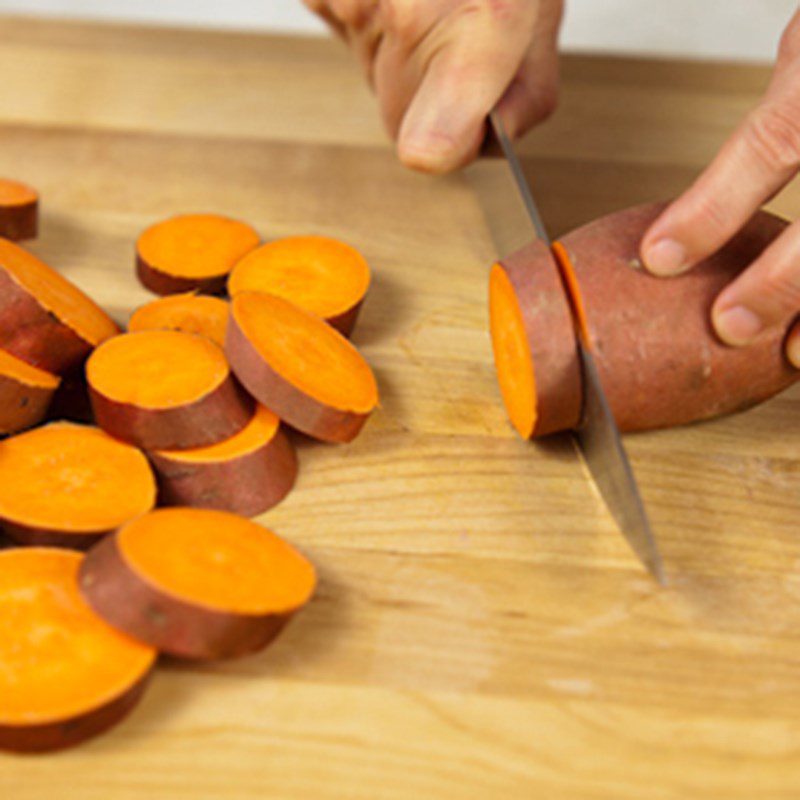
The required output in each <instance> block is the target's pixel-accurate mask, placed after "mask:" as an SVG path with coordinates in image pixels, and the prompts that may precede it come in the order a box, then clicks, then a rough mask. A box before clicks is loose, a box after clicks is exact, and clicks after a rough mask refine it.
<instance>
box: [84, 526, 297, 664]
mask: <svg viewBox="0 0 800 800" xmlns="http://www.w3.org/2000/svg"><path fill="white" fill-rule="evenodd" d="M78 582H79V585H80V588H81V592H82V593H83V595H84V597H85V598H86V600H87V602H88V603H89V604H90V605H91V606H92V608H94V610H95V611H96V612H97V613H98V614H99V615H100V616H101V617H103V619H105V620H106V622H108V623H109V624H110V625H113V626H114V627H115V628H117V629H119V630H121V631H124V632H125V633H127V634H128V635H129V636H132V637H133V638H135V639H138V640H139V641H142V642H146V643H147V644H149V645H151V646H152V647H155V648H157V649H158V650H160V651H161V652H162V653H168V654H170V655H173V656H178V657H180V658H191V659H199V660H203V661H210V660H215V659H222V658H237V657H239V656H244V655H247V654H249V653H255V652H257V651H258V650H261V649H262V648H263V647H266V646H267V645H268V644H269V643H270V642H271V641H272V640H273V639H274V638H275V637H276V636H277V635H278V634H279V633H280V632H281V630H282V629H283V628H284V626H285V625H286V623H287V622H288V621H289V619H290V618H291V616H292V613H293V612H292V613H286V614H266V615H262V616H257V615H245V614H235V613H222V612H218V611H214V610H212V609H209V608H204V607H203V606H200V605H194V604H192V603H188V602H185V601H183V600H181V599H179V598H177V597H174V596H172V595H169V594H167V593H166V592H163V591H161V590H160V589H158V588H157V587H156V586H154V585H153V584H151V583H149V582H148V581H146V580H145V579H144V578H142V577H140V575H139V574H138V573H137V572H136V571H135V570H134V569H133V568H132V567H131V566H130V565H129V564H128V563H127V561H126V560H125V557H124V555H123V554H122V553H121V552H120V549H119V546H118V544H117V534H114V535H112V536H108V537H106V538H105V539H103V540H102V541H101V542H100V543H99V544H97V545H95V547H93V548H92V549H91V550H90V551H89V552H88V554H87V555H86V558H85V559H84V560H83V563H82V564H81V567H80V572H79V576H78Z"/></svg>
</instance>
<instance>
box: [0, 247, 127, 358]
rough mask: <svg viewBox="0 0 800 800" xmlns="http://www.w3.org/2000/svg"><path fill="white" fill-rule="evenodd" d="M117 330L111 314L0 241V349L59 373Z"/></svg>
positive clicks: (36, 261) (30, 257)
mask: <svg viewBox="0 0 800 800" xmlns="http://www.w3.org/2000/svg"><path fill="white" fill-rule="evenodd" d="M117 332H118V328H117V326H116V324H115V323H114V321H113V320H112V319H111V317H109V316H108V314H106V313H105V311H103V310H102V309H101V308H100V307H99V306H98V305H97V304H96V303H95V302H94V301H93V300H91V299H90V298H88V297H87V296H86V295H85V294H84V293H83V292H82V291H81V290H80V289H78V287H77V286H75V285H73V284H72V283H70V282H69V281H68V280H67V279H66V278H64V277H63V276H62V275H61V274H59V273H58V272H56V271H55V270H54V269H52V268H51V267H49V266H47V264H45V263H44V262H42V261H40V260H39V259H38V258H36V256H34V255H32V254H31V253H29V252H27V251H26V250H23V249H22V248H21V247H19V246H18V245H16V244H14V243H13V242H10V241H8V240H6V239H0V347H2V348H3V349H5V350H7V351H8V352H10V353H12V354H13V355H15V356H17V357H18V358H21V359H23V360H24V361H27V362H28V363H30V364H33V365H34V366H37V367H40V368H41V369H45V370H47V371H49V372H55V373H62V372H65V371H67V370H69V369H71V368H72V367H74V366H76V365H77V364H79V363H80V362H82V361H83V359H84V358H85V357H86V355H87V354H88V353H89V352H90V351H91V349H92V348H93V347H96V346H97V345H98V344H100V343H101V342H103V341H105V340H106V339H108V338H110V337H111V336H114V335H115V334H116V333H117Z"/></svg>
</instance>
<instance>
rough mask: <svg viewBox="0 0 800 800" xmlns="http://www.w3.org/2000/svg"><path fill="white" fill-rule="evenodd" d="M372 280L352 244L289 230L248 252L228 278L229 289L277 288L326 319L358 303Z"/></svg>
mask: <svg viewBox="0 0 800 800" xmlns="http://www.w3.org/2000/svg"><path fill="white" fill-rule="evenodd" d="M369 281H370V273H369V266H368V265H367V262H366V260H365V259H364V257H363V256H362V255H361V253H359V252H358V250H356V249H355V248H353V247H350V245H347V244H345V243H344V242H339V241H337V240H336V239H329V238H327V237H325V236H290V237H288V238H286V239H279V240H278V241H275V242H270V243H269V244H265V245H262V246H261V247H259V248H258V249H257V250H254V251H253V252H252V253H250V254H248V255H247V256H245V257H244V258H243V259H242V260H241V261H240V262H239V263H238V264H237V265H236V267H234V270H233V272H232V273H231V276H230V278H229V279H228V294H230V295H231V297H233V296H235V295H237V294H240V293H241V292H249V291H252V292H267V293H268V294H275V295H278V297H283V298H284V299H285V300H291V302H293V303H295V305H298V306H300V308H304V309H305V310H306V311H310V312H311V313H312V314H316V315H317V316H319V317H323V318H324V319H325V318H330V317H335V316H337V315H338V314H343V313H344V312H345V311H349V310H350V309H351V308H352V307H353V306H355V305H356V304H357V303H359V302H360V301H361V300H362V298H363V297H364V295H365V294H366V293H367V289H368V288H369Z"/></svg>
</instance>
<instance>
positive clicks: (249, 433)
mask: <svg viewBox="0 0 800 800" xmlns="http://www.w3.org/2000/svg"><path fill="white" fill-rule="evenodd" d="M280 422H281V421H280V420H279V419H278V417H276V416H275V414H273V413H272V412H271V411H270V410H269V409H268V408H265V407H264V406H258V408H257V409H256V413H255V414H254V415H253V419H252V420H251V421H250V422H249V423H248V424H247V425H246V426H245V427H244V428H243V429H242V430H241V431H240V432H239V433H237V434H236V435H235V436H232V437H231V438H230V439H225V441H223V442H219V443H217V444H212V445H209V446H208V447H196V448H194V449H192V450H157V451H156V453H157V454H158V455H161V456H166V457H167V458H170V459H172V460H173V461H186V462H189V463H192V464H207V463H213V462H215V461H230V460H231V459H234V458H238V457H239V456H244V455H247V454H248V453H252V452H254V451H255V450H258V448H259V447H263V446H264V445H265V444H266V443H267V442H270V441H272V439H273V438H274V437H275V434H276V433H277V432H278V427H279V426H280Z"/></svg>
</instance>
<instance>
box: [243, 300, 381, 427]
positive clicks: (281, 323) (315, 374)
mask: <svg viewBox="0 0 800 800" xmlns="http://www.w3.org/2000/svg"><path fill="white" fill-rule="evenodd" d="M231 313H232V314H233V316H234V317H235V319H236V322H237V323H238V325H239V327H240V328H241V330H242V332H243V333H244V335H245V336H246V337H247V339H248V340H249V341H250V343H251V344H252V345H253V346H254V347H255V348H256V350H257V351H258V353H259V355H261V357H262V358H263V359H264V360H265V361H266V362H267V363H268V364H269V366H270V367H271V368H272V369H273V370H274V371H275V372H277V373H278V374H279V375H280V376H281V377H282V378H283V379H284V380H286V381H288V382H289V383H291V384H292V385H293V386H295V387H296V388H297V389H299V390H300V391H301V392H303V393H304V394H307V395H309V396H310V397H313V398H314V399H315V400H318V401H319V402H321V403H323V404H325V405H327V406H330V407H332V408H336V409H339V410H342V411H353V412H355V413H360V414H366V413H369V412H370V411H372V410H373V409H374V408H375V406H377V404H378V387H377V384H376V383H375V376H374V375H373V374H372V370H371V369H370V367H369V364H367V362H366V361H365V360H364V358H363V357H362V356H361V354H360V353H359V352H358V350H356V348H355V347H353V345H352V344H350V342H349V341H348V340H347V339H345V337H344V336H342V335H341V334H340V333H338V332H337V331H335V330H334V329H333V328H331V327H330V325H328V324H327V323H326V322H323V321H322V320H321V319H320V318H319V317H317V316H315V315H313V314H310V313H309V312H307V311H303V310H302V309H300V308H298V307H297V306H295V305H293V304H292V303H289V302H288V301H286V300H283V299H281V298H279V297H275V296H273V295H268V294H263V293H260V292H244V293H242V294H240V295H238V296H237V297H235V298H234V299H233V301H232V302H231Z"/></svg>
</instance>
